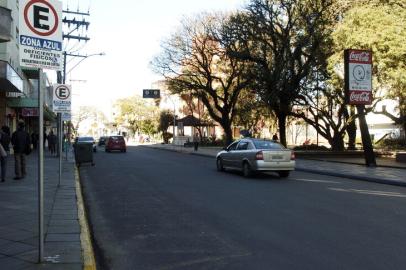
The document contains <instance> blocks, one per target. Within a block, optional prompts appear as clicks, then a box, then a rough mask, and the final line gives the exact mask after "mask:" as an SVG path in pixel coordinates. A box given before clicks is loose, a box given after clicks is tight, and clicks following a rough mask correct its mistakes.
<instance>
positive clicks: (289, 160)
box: [216, 139, 295, 177]
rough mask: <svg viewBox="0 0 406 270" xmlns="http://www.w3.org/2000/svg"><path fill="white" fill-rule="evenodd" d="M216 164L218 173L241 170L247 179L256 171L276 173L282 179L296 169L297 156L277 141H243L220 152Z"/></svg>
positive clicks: (234, 143) (236, 142)
mask: <svg viewBox="0 0 406 270" xmlns="http://www.w3.org/2000/svg"><path fill="white" fill-rule="evenodd" d="M216 163H217V170H218V171H224V169H225V168H233V169H239V170H242V172H243V174H244V176H245V177H250V176H252V175H253V173H254V172H256V171H275V172H277V173H278V174H279V176H280V177H288V176H289V172H290V171H293V170H294V169H295V154H294V152H293V151H292V150H290V149H286V148H285V147H284V146H283V145H281V144H280V143H278V142H276V141H271V140H261V139H242V140H238V141H235V142H233V143H232V144H230V145H229V146H228V147H227V148H224V150H223V151H221V152H219V153H218V154H217V157H216Z"/></svg>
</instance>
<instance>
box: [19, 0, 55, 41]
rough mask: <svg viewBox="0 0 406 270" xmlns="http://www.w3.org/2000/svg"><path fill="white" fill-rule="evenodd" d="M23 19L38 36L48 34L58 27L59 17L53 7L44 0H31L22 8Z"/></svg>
mask: <svg viewBox="0 0 406 270" xmlns="http://www.w3.org/2000/svg"><path fill="white" fill-rule="evenodd" d="M24 21H25V23H26V25H27V26H28V28H29V29H30V30H31V31H32V32H33V33H35V34H37V35H39V36H50V35H52V34H53V33H55V31H56V30H57V29H58V25H59V17H58V13H57V11H56V10H55V8H54V7H53V6H52V5H51V4H50V3H49V2H47V1H45V0H31V1H30V2H28V3H27V5H26V6H25V8H24Z"/></svg>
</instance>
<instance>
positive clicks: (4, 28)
mask: <svg viewBox="0 0 406 270" xmlns="http://www.w3.org/2000/svg"><path fill="white" fill-rule="evenodd" d="M11 20H12V19H11V10H10V9H8V8H5V7H0V43H2V42H8V41H10V40H11V38H12V36H11Z"/></svg>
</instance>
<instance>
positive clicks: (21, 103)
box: [6, 97, 56, 121]
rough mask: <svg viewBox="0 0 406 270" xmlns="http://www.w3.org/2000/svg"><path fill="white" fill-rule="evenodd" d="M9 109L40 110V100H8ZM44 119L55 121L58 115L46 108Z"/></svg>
mask: <svg viewBox="0 0 406 270" xmlns="http://www.w3.org/2000/svg"><path fill="white" fill-rule="evenodd" d="M6 104H7V107H10V108H38V99H36V98H23V97H21V98H7V100H6ZM44 119H45V120H47V121H54V120H55V119H56V115H55V113H54V112H53V111H51V110H50V109H49V108H48V107H46V106H44Z"/></svg>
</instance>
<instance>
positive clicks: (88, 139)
mask: <svg viewBox="0 0 406 270" xmlns="http://www.w3.org/2000/svg"><path fill="white" fill-rule="evenodd" d="M93 141H94V139H93V137H79V138H78V142H93Z"/></svg>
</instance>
